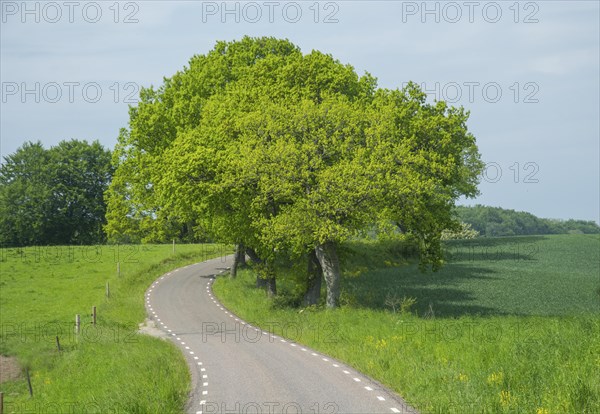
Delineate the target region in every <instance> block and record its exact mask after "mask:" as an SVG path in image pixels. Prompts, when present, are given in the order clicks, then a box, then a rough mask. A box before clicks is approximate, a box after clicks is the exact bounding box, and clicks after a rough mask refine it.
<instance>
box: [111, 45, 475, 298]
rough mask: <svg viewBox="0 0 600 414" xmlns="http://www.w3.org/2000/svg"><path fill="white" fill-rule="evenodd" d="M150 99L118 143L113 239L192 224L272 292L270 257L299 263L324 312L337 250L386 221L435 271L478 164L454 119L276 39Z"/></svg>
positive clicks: (201, 63) (198, 68)
mask: <svg viewBox="0 0 600 414" xmlns="http://www.w3.org/2000/svg"><path fill="white" fill-rule="evenodd" d="M223 62H226V64H223ZM198 82H200V83H201V85H199V84H197V83H198ZM145 93H146V92H145ZM150 95H151V99H143V100H142V103H141V104H140V105H139V106H138V107H137V108H132V110H131V114H130V115H131V117H130V129H129V130H126V131H124V132H123V133H122V134H121V138H120V140H119V146H118V148H117V155H116V161H117V166H118V168H117V173H116V176H115V180H114V183H113V187H112V188H111V191H110V192H109V195H110V199H111V201H110V202H109V223H108V226H107V228H108V230H109V233H110V232H115V233H116V232H117V229H119V228H120V227H119V226H121V228H124V229H127V228H131V223H140V222H141V221H142V220H143V219H145V220H146V221H147V222H148V223H152V225H155V226H158V228H163V225H162V224H161V219H162V218H170V219H171V220H181V221H193V222H195V223H198V225H197V229H198V230H200V229H201V230H202V231H205V232H208V233H209V234H210V235H211V237H213V238H214V239H216V240H219V241H223V242H229V243H243V244H244V245H245V246H248V247H249V248H251V249H252V251H253V252H255V253H257V254H258V256H259V257H260V261H261V263H262V265H263V266H262V269H263V271H264V273H265V277H266V278H267V279H268V280H273V283H274V279H275V276H274V266H273V263H274V262H275V260H276V258H277V257H278V256H279V255H284V256H286V257H292V258H300V257H304V258H306V257H308V263H309V266H308V267H307V269H309V270H308V272H307V282H309V286H308V288H309V289H308V290H312V291H313V292H315V291H316V292H318V290H317V289H313V288H312V287H311V284H312V283H314V282H317V281H318V280H315V279H318V278H316V277H315V276H314V275H315V273H316V272H317V271H322V272H323V275H324V278H325V282H326V286H327V305H328V306H330V307H335V306H337V305H338V301H339V293H340V286H339V280H340V266H339V260H338V257H337V246H338V245H339V244H340V243H341V242H343V241H344V240H346V239H347V238H349V237H351V236H353V235H355V234H357V233H359V232H361V231H362V230H364V229H366V228H368V227H371V226H372V225H373V224H374V223H377V224H380V227H381V228H386V229H389V228H390V223H393V224H394V225H397V226H399V227H400V228H401V229H402V231H404V232H408V233H413V234H414V235H415V236H416V237H417V238H418V239H419V240H420V241H421V248H422V251H423V253H424V254H423V255H422V257H423V264H424V265H425V264H432V265H433V266H434V267H436V266H437V265H439V263H440V256H441V249H440V245H439V238H440V234H441V231H442V230H443V229H445V228H448V227H451V226H452V225H454V222H453V220H452V216H451V208H452V206H453V205H454V201H455V200H456V198H457V197H459V196H460V195H466V196H472V195H474V194H476V192H477V189H476V184H477V176H478V174H479V172H480V170H481V167H482V165H481V162H480V160H479V154H478V152H477V148H476V146H475V139H474V137H473V136H472V135H471V134H469V133H468V131H467V128H466V120H467V116H468V114H466V113H465V112H464V111H463V110H462V109H454V108H448V107H447V106H446V105H445V104H444V103H436V104H428V103H426V101H425V95H424V94H423V93H422V92H421V91H420V90H419V89H418V88H417V87H416V86H415V85H412V84H411V85H409V86H408V87H407V88H405V89H404V90H402V91H399V90H393V91H390V90H384V89H377V84H376V80H375V79H374V78H373V77H372V76H370V75H369V74H366V75H364V76H362V77H359V76H358V75H357V74H356V73H355V71H354V69H353V68H352V67H351V66H349V65H343V64H341V63H340V62H339V61H337V60H335V59H334V58H333V57H331V56H330V55H326V54H323V53H321V52H318V51H313V52H311V53H309V54H306V55H303V54H302V53H300V51H299V50H298V48H296V47H295V46H294V45H292V44H291V43H289V42H288V41H285V40H277V39H272V38H261V39H252V38H247V37H246V38H244V39H242V40H241V41H239V42H230V43H223V42H219V43H218V44H217V46H216V47H215V49H214V50H212V51H211V52H209V53H208V54H207V55H206V56H198V57H194V58H193V59H192V61H191V62H190V67H189V68H186V69H184V71H183V72H180V73H178V74H176V75H175V76H174V77H173V78H171V79H166V80H165V83H164V85H163V86H162V87H161V88H160V89H159V90H158V91H157V92H152V93H151V94H150ZM191 102H193V104H192V103H191ZM142 115H143V116H142ZM169 125H171V126H172V127H170V126H169ZM113 203H114V205H115V206H122V207H120V208H121V209H120V210H119V209H117V208H114V209H113V208H112V207H111V206H112V205H113ZM124 213H125V214H124ZM136 216H138V217H140V218H139V219H138V220H137V221H136V220H133V218H134V217H136ZM315 269H316V270H315ZM272 291H274V289H272ZM310 301H314V297H313V298H312V299H311V300H309V302H310Z"/></svg>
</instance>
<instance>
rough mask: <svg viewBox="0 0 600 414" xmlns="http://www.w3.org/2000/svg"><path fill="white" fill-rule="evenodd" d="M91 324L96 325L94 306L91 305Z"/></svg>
mask: <svg viewBox="0 0 600 414" xmlns="http://www.w3.org/2000/svg"><path fill="white" fill-rule="evenodd" d="M92 325H94V326H96V307H95V306H92Z"/></svg>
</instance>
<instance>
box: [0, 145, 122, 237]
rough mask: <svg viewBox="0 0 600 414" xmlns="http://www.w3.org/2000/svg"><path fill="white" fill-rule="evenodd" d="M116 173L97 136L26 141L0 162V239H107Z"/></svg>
mask: <svg viewBox="0 0 600 414" xmlns="http://www.w3.org/2000/svg"><path fill="white" fill-rule="evenodd" d="M111 176H112V166H111V157H110V151H109V150H106V149H104V148H103V147H102V146H101V145H100V144H99V143H98V142H97V141H95V142H93V143H91V144H89V143H88V142H87V141H78V140H71V141H62V142H60V143H59V144H58V145H57V146H54V147H52V148H50V149H45V148H44V147H43V146H42V144H41V143H40V142H36V143H33V142H28V143H25V144H24V145H23V146H21V147H20V148H19V149H18V150H17V151H16V152H15V153H14V154H11V155H9V156H7V157H5V158H4V163H3V164H2V166H0V243H2V244H3V245H5V246H27V245H48V244H92V243H98V242H102V241H103V240H105V235H104V231H103V225H104V223H105V213H106V205H105V203H104V192H105V191H106V189H107V188H108V184H109V182H110V179H111Z"/></svg>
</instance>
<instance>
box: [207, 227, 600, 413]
mask: <svg viewBox="0 0 600 414" xmlns="http://www.w3.org/2000/svg"><path fill="white" fill-rule="evenodd" d="M599 242H600V238H599V237H598V236H587V235H583V236H577V235H567V236H547V237H527V238H498V239H483V240H482V239H479V240H476V241H468V242H458V243H452V244H449V245H448V248H449V263H448V264H447V265H446V267H445V268H444V269H443V270H442V271H440V272H438V273H435V274H425V275H422V274H419V273H418V272H417V270H416V267H415V265H414V264H406V262H407V260H406V258H403V256H402V254H401V253H402V250H401V249H400V250H399V249H398V248H397V247H396V248H395V247H394V246H393V245H392V244H390V243H374V242H355V243H349V244H348V245H346V246H344V250H345V253H344V255H345V257H346V260H345V263H346V264H345V269H344V276H343V279H344V280H343V286H344V293H343V298H344V306H342V307H341V308H340V309H337V310H333V311H332V310H324V309H322V308H321V307H311V308H306V309H300V308H295V307H291V306H287V305H286V304H289V303H297V298H296V296H297V295H298V291H299V289H298V283H297V282H296V281H297V280H298V278H297V277H296V276H294V275H293V274H292V273H293V272H291V273H290V275H286V274H283V277H282V278H281V279H280V280H278V283H279V286H278V288H279V289H280V292H282V297H283V299H282V298H279V299H277V300H276V301H272V300H269V299H268V298H266V297H265V294H264V292H262V291H260V290H257V289H255V288H254V280H255V276H254V274H253V272H252V271H251V270H245V271H242V272H240V273H239V277H238V278H237V279H235V280H230V279H227V278H219V279H218V280H217V281H216V282H215V284H214V287H213V288H214V291H215V293H216V294H217V296H218V297H219V299H220V300H221V301H222V302H223V303H224V304H225V305H226V306H227V307H228V308H230V309H231V310H233V311H234V312H236V313H237V314H238V315H240V316H241V317H243V318H244V319H246V320H248V321H250V322H252V323H255V324H257V325H259V326H261V327H262V328H263V329H267V330H271V331H273V332H275V333H276V334H278V335H283V336H285V337H288V338H290V339H292V340H296V341H298V342H301V343H304V344H306V345H308V346H311V347H313V348H315V349H318V350H319V351H321V352H325V353H327V354H329V355H332V356H333V357H335V358H338V359H340V360H342V361H345V362H346V363H348V364H349V365H351V366H353V367H355V368H357V369H359V370H360V371H362V372H364V373H366V374H367V375H370V376H372V377H373V378H375V379H377V380H379V381H381V382H382V383H384V384H386V385H387V386H389V387H390V388H391V389H393V390H395V391H396V392H398V393H399V394H400V395H402V396H403V397H404V398H405V399H406V400H407V401H408V402H409V403H410V404H412V405H413V406H415V407H416V408H418V409H419V410H421V411H422V412H424V413H430V412H434V413H470V412H473V413H512V412H515V413H516V412H519V413H521V412H527V413H536V414H546V413H597V412H600V319H599V318H598V316H599V314H600V312H599V307H598V300H599V299H600V298H599V297H598V293H597V289H598V286H597V284H598V281H599V280H598V275H599V274H600V269H599V266H600V264H599V257H598V255H599V254H600V253H599V250H598V245H599ZM519 248H520V249H521V250H518V249H519ZM515 249H517V250H515ZM373 258H377V260H373ZM401 263H405V264H403V265H400V264H401ZM594 295H595V296H594ZM286 296H288V298H287V299H285V297H286ZM289 297H291V298H289ZM415 301H416V302H415ZM394 303H396V305H397V306H392V304H394Z"/></svg>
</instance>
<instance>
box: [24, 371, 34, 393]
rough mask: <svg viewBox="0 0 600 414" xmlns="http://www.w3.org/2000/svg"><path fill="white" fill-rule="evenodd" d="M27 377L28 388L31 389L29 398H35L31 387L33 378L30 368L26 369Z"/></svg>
mask: <svg viewBox="0 0 600 414" xmlns="http://www.w3.org/2000/svg"><path fill="white" fill-rule="evenodd" d="M25 375H26V376H27V386H28V387H29V396H30V397H33V388H32V387H31V377H30V376H29V368H25Z"/></svg>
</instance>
